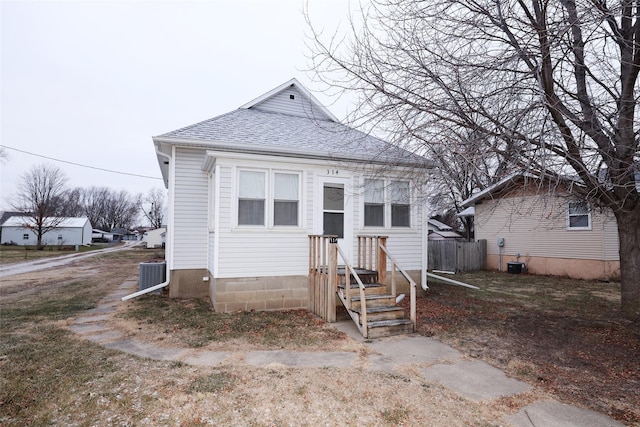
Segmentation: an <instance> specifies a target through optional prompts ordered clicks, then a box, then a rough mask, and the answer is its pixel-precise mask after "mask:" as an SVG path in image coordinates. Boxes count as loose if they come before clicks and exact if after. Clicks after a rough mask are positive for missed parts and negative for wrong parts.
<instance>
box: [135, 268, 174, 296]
mask: <svg viewBox="0 0 640 427" xmlns="http://www.w3.org/2000/svg"><path fill="white" fill-rule="evenodd" d="M166 280H167V263H166V262H141V263H140V280H139V282H138V290H140V291H141V290H143V289H147V288H150V287H152V286H155V285H159V284H160V283H162V282H164V281H166ZM155 292H156V293H160V290H157V291H155Z"/></svg>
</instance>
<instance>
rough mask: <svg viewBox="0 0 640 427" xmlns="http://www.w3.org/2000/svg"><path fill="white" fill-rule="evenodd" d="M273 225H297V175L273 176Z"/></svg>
mask: <svg viewBox="0 0 640 427" xmlns="http://www.w3.org/2000/svg"><path fill="white" fill-rule="evenodd" d="M273 191H274V200H273V225H298V198H299V194H300V193H299V190H298V175H297V174H289V173H276V174H275V175H274V190H273Z"/></svg>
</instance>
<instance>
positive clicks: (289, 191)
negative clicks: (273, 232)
mask: <svg viewBox="0 0 640 427" xmlns="http://www.w3.org/2000/svg"><path fill="white" fill-rule="evenodd" d="M238 225H239V226H245V225H256V226H269V227H280V226H293V227H297V226H299V225H300V174H299V173H287V172H273V171H267V170H262V171H259V170H239V171H238Z"/></svg>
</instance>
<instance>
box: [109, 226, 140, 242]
mask: <svg viewBox="0 0 640 427" xmlns="http://www.w3.org/2000/svg"><path fill="white" fill-rule="evenodd" d="M110 233H111V235H112V236H113V239H112V240H113V241H114V242H120V241H132V240H140V239H139V237H138V232H137V231H135V232H134V231H130V230H127V229H126V228H122V227H116V228H113V229H112V230H111V232H110Z"/></svg>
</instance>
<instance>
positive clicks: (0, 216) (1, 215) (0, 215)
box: [0, 211, 24, 240]
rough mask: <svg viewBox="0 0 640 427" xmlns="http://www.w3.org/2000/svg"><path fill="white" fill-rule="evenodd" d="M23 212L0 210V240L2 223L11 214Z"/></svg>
mask: <svg viewBox="0 0 640 427" xmlns="http://www.w3.org/2000/svg"><path fill="white" fill-rule="evenodd" d="M22 215H24V213H22V212H10V211H2V212H0V240H2V224H4V222H5V221H6V220H8V219H9V218H11V217H12V216H22Z"/></svg>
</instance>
